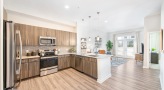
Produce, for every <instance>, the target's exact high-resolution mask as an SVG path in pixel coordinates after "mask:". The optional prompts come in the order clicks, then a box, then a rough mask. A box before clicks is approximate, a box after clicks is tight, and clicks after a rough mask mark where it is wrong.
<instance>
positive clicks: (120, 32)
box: [108, 27, 144, 54]
mask: <svg viewBox="0 0 164 90" xmlns="http://www.w3.org/2000/svg"><path fill="white" fill-rule="evenodd" d="M131 32H139V37H140V42H139V43H144V39H143V38H144V28H143V27H142V28H136V29H129V30H122V31H116V32H109V33H108V40H111V41H112V42H113V41H114V35H117V34H124V33H131ZM114 48H115V47H113V49H112V51H111V52H112V53H113V54H115V49H114Z"/></svg>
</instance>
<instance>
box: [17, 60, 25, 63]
mask: <svg viewBox="0 0 164 90" xmlns="http://www.w3.org/2000/svg"><path fill="white" fill-rule="evenodd" d="M16 62H17V63H19V59H17V60H16ZM22 63H28V59H22Z"/></svg>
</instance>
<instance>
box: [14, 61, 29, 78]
mask: <svg viewBox="0 0 164 90" xmlns="http://www.w3.org/2000/svg"><path fill="white" fill-rule="evenodd" d="M17 66H19V60H17ZM16 68H17V69H18V67H16ZM19 78H20V77H19V76H17V80H19ZM26 78H28V59H23V60H22V64H21V79H26Z"/></svg>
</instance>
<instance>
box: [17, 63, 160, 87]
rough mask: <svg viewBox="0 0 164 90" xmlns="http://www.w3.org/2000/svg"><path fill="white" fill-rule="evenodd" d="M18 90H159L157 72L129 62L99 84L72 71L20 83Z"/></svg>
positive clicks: (115, 69) (114, 68)
mask: <svg viewBox="0 0 164 90" xmlns="http://www.w3.org/2000/svg"><path fill="white" fill-rule="evenodd" d="M18 90H160V81H159V70H155V69H143V68H142V64H141V63H140V62H139V63H138V64H136V62H135V61H134V60H129V61H128V62H127V63H126V64H123V65H120V66H118V67H112V77H111V78H109V79H108V80H106V81H105V82H104V83H102V84H99V83H97V82H96V80H94V79H93V78H91V77H89V76H87V75H85V74H83V73H80V72H78V71H76V70H74V69H71V68H70V69H66V70H63V71H59V72H57V73H54V74H51V75H47V76H43V77H36V78H32V79H29V80H24V81H22V83H21V85H20V87H19V88H18Z"/></svg>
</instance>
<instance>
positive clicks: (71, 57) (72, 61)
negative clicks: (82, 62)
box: [70, 55, 75, 68]
mask: <svg viewBox="0 0 164 90" xmlns="http://www.w3.org/2000/svg"><path fill="white" fill-rule="evenodd" d="M70 66H71V67H72V68H75V55H71V56H70Z"/></svg>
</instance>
